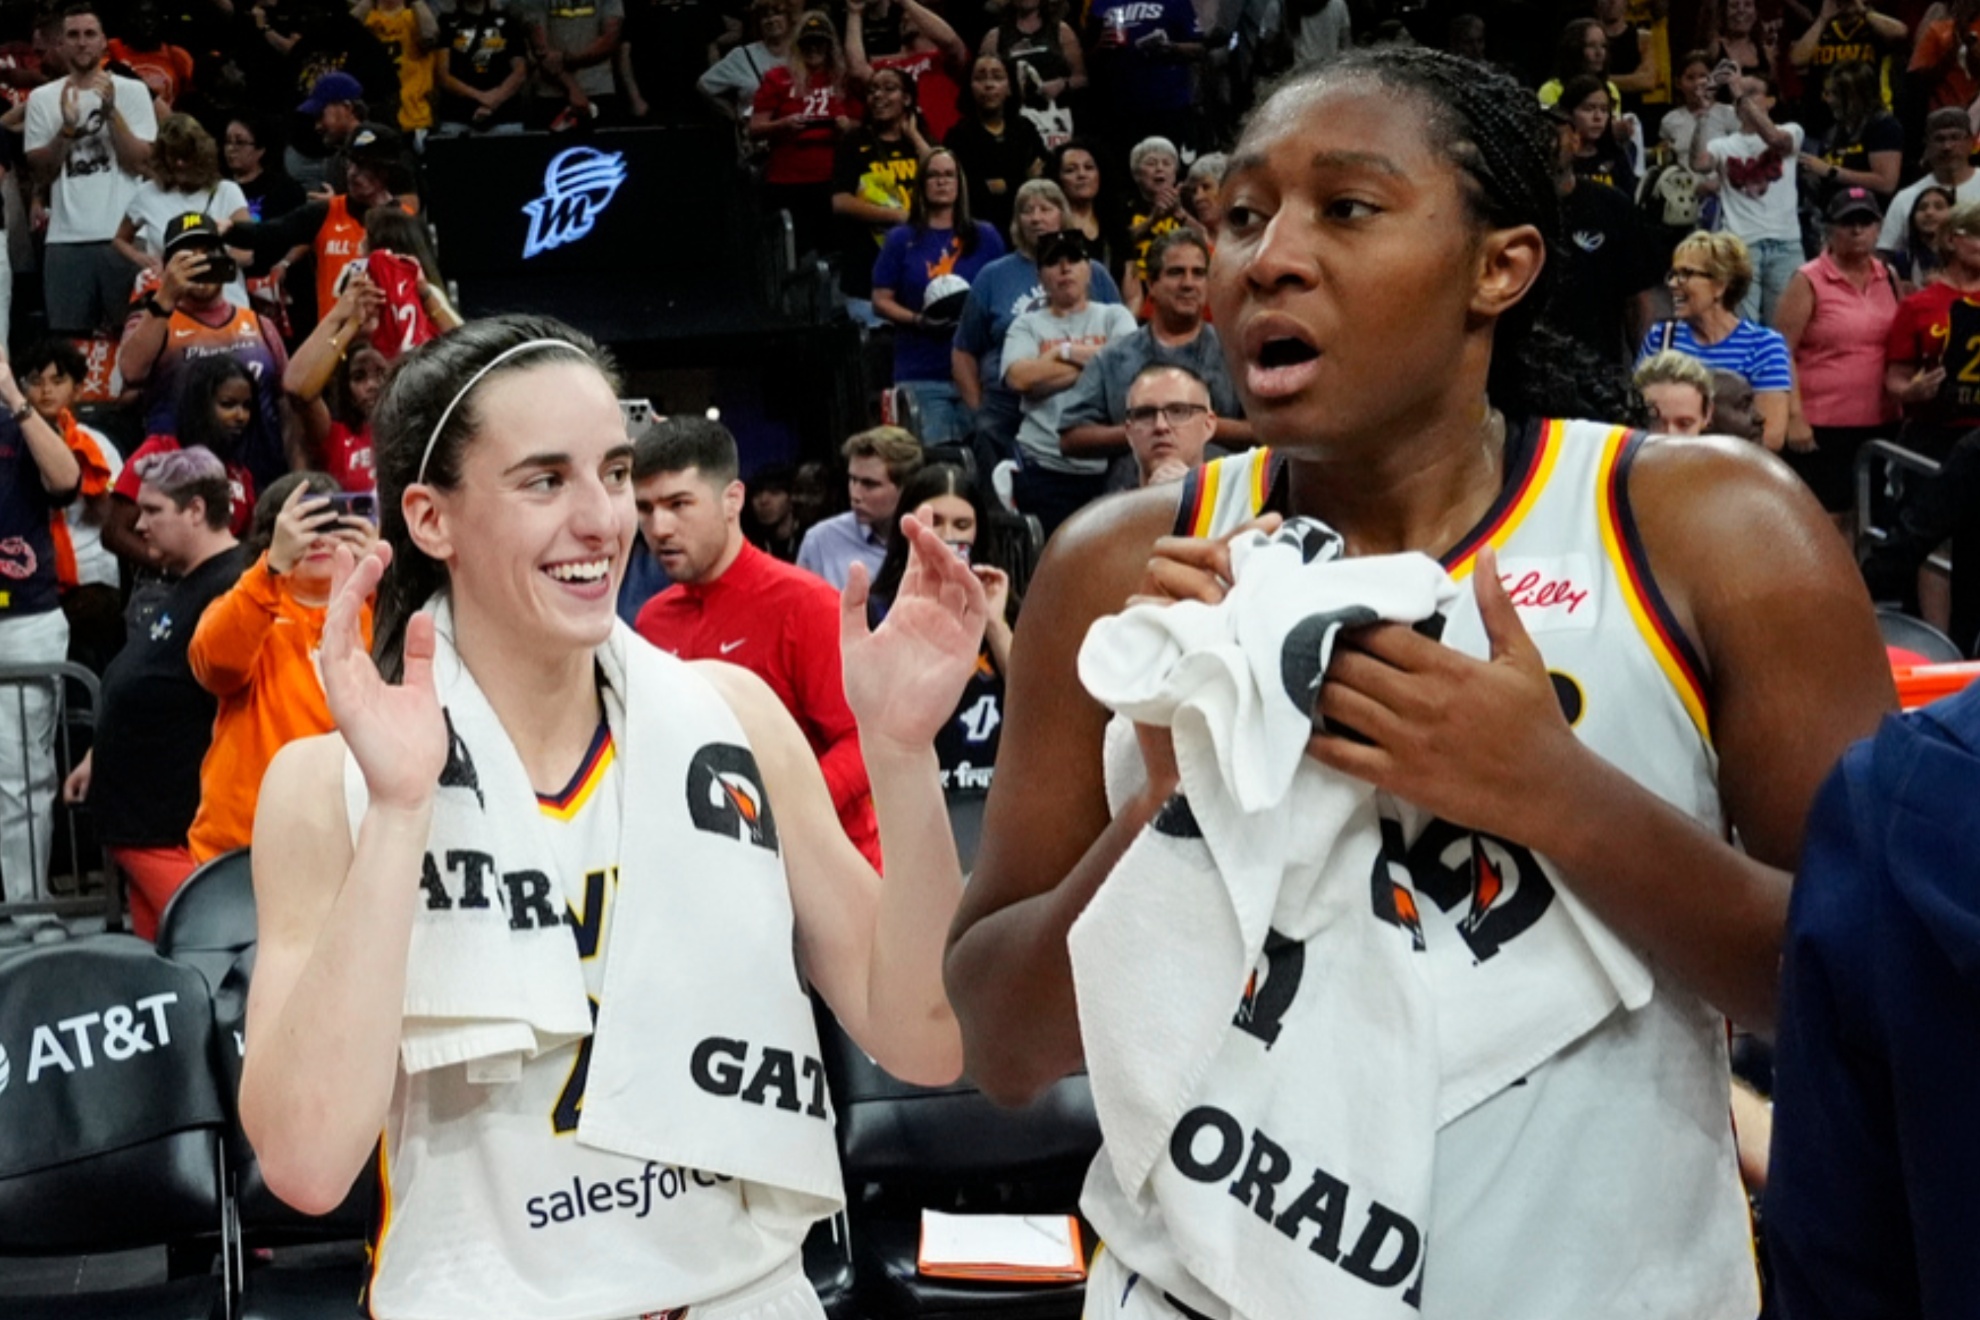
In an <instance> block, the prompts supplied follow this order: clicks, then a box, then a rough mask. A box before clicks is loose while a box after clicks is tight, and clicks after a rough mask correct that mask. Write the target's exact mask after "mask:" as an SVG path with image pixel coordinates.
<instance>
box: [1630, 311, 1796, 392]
mask: <svg viewBox="0 0 1980 1320" xmlns="http://www.w3.org/2000/svg"><path fill="white" fill-rule="evenodd" d="M1663 349H1670V350H1671V351H1673V352H1677V353H1682V354H1684V355H1685V356H1686V357H1694V358H1697V359H1698V360H1699V361H1700V362H1703V363H1704V364H1705V365H1706V366H1708V367H1710V368H1712V369H1713V370H1714V371H1730V372H1733V373H1734V374H1735V375H1740V376H1744V377H1745V378H1746V380H1747V382H1748V383H1749V384H1751V385H1752V386H1753V389H1754V392H1755V393H1764V392H1765V391H1767V390H1783V391H1785V390H1789V389H1792V388H1794V375H1793V372H1792V370H1791V369H1790V367H1789V365H1788V362H1789V359H1788V346H1787V340H1785V339H1783V338H1781V335H1780V332H1779V331H1777V330H1769V329H1768V328H1767V327H1766V326H1764V325H1761V324H1759V323H1758V322H1755V321H1748V320H1746V319H1745V318H1741V320H1740V322H1739V324H1738V325H1736V326H1734V327H1733V332H1732V333H1731V334H1729V335H1727V336H1726V337H1725V338H1724V339H1721V340H1720V341H1719V342H1718V343H1716V344H1701V343H1699V342H1698V340H1697V338H1696V337H1695V336H1693V334H1692V333H1691V326H1690V324H1689V323H1688V322H1685V321H1660V322H1658V323H1657V324H1656V325H1653V326H1651V327H1650V333H1649V334H1647V335H1645V336H1643V347H1642V348H1640V349H1638V350H1637V351H1636V360H1637V362H1638V363H1639V364H1640V363H1641V362H1642V361H1643V359H1645V358H1647V357H1649V356H1650V355H1651V354H1652V353H1656V352H1659V351H1661V350H1663Z"/></svg>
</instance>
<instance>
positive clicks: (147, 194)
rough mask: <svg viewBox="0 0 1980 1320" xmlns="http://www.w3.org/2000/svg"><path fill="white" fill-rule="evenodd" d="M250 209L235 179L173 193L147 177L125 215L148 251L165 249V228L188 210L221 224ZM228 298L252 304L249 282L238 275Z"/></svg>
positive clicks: (138, 239)
mask: <svg viewBox="0 0 1980 1320" xmlns="http://www.w3.org/2000/svg"><path fill="white" fill-rule="evenodd" d="M245 210H247V194H246V193H244V192H242V191H241V185H240V184H238V183H235V182H234V181H233V180H232V179H222V180H220V182H218V183H216V184H214V185H213V186H212V187H211V188H206V189H202V190H200V191H199V192H172V191H168V190H166V189H164V188H161V187H159V186H158V185H157V184H156V183H155V182H153V181H152V180H150V179H146V180H145V181H144V182H143V183H141V184H139V185H138V190H137V192H136V193H135V194H133V195H132V197H131V203H130V205H129V206H127V207H126V208H125V209H124V214H125V216H126V217H128V218H129V219H130V221H131V223H132V224H134V225H136V226H137V245H138V246H139V247H141V248H143V249H144V250H145V251H146V252H162V251H163V250H164V246H165V227H166V226H167V225H169V224H170V223H171V222H172V221H174V220H176V219H177V218H178V217H180V216H182V215H184V214H185V213H186V212H188V211H198V212H200V213H201V214H202V215H208V216H211V217H212V218H213V219H214V220H215V221H217V222H218V223H219V224H221V225H225V224H226V223H227V222H228V220H229V219H230V218H231V217H233V216H234V215H235V214H236V213H237V212H240V211H245ZM227 301H228V302H230V303H233V304H234V305H235V306H237V307H245V306H247V305H248V292H247V282H246V281H245V280H243V279H241V278H239V277H238V276H237V277H235V279H234V281H233V283H231V284H229V285H228V286H227Z"/></svg>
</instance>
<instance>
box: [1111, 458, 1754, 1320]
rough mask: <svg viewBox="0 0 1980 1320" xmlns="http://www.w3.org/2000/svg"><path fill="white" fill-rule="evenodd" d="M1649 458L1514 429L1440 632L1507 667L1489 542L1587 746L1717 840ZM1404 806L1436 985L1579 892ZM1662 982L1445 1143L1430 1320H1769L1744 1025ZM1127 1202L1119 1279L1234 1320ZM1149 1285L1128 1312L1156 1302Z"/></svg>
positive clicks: (1691, 666) (1716, 805)
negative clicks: (1124, 1276) (1757, 1319)
mask: <svg viewBox="0 0 1980 1320" xmlns="http://www.w3.org/2000/svg"><path fill="white" fill-rule="evenodd" d="M1646 441H1647V437H1645V436H1643V435H1641V434H1638V433H1634V432H1630V431H1627V430H1624V429H1622V428H1611V427H1606V426H1601V425H1597V424H1594V423H1589V422H1562V421H1549V422H1545V423H1537V424H1533V425H1530V426H1528V427H1525V428H1523V429H1522V430H1520V431H1519V432H1518V433H1516V434H1514V435H1511V436H1509V437H1508V440H1507V449H1506V481H1505V486H1504V489H1503V490H1502V492H1501V494H1500V497H1499V499H1498V500H1497V502H1496V503H1495V504H1494V505H1493V507H1492V508H1491V509H1490V510H1489V511H1488V512H1487V513H1486V515H1485V517H1484V518H1483V519H1482V520H1481V521H1480V523H1479V524H1478V526H1477V527H1476V528H1474V529H1473V530H1472V532H1471V533H1470V534H1468V535H1467V536H1466V537H1465V538H1464V540H1463V541H1462V542H1461V543H1460V544H1459V545H1458V547H1457V548H1456V549H1454V550H1453V551H1452V552H1451V553H1450V554H1449V555H1447V556H1445V559H1444V564H1445V567H1446V568H1447V569H1448V570H1449V571H1450V573H1451V575H1452V576H1453V577H1454V578H1456V579H1457V580H1458V582H1459V584H1460V586H1461V587H1462V588H1464V589H1463V590H1462V591H1461V594H1460V597H1459V601H1458V603H1457V605H1456V606H1455V607H1454V608H1453V609H1452V611H1451V614H1450V617H1449V619H1448V621H1447V623H1446V626H1445V630H1444V635H1443V639H1444V641H1445V642H1446V643H1448V644H1449V645H1451V646H1453V647H1455V648H1457V649H1458V650H1460V651H1463V652H1465V653H1467V654H1470V655H1474V656H1480V657H1482V656H1484V655H1486V654H1487V652H1488V647H1487V643H1486V639H1485V632H1484V627H1483V624H1482V623H1481V622H1480V619H1479V616H1478V610H1477V605H1476V602H1475V598H1474V596H1473V594H1472V591H1471V590H1470V588H1471V586H1472V585H1473V583H1472V580H1471V574H1472V571H1473V569H1474V567H1475V563H1476V560H1475V556H1476V554H1477V551H1478V550H1479V549H1480V548H1481V547H1482V546H1484V545H1487V544H1490V545H1492V546H1493V547H1494V548H1495V549H1496V550H1497V552H1498V555H1499V572H1500V575H1501V578H1502V580H1503V582H1504V584H1505V587H1506V590H1507V592H1508V594H1509V595H1510V596H1511V598H1512V601H1513V603H1514V605H1515V606H1516V607H1517V608H1518V610H1519V615H1520V620H1521V622H1522V623H1523V624H1524V625H1525V627H1526V629H1527V631H1528V632H1529V633H1530V634H1531V635H1532V638H1533V641H1534V643H1535V644H1536V645H1537V646H1538V647H1539V649H1540V652H1541V654H1542V655H1543V656H1544V657H1545V660H1546V663H1547V667H1548V670H1549V673H1550V676H1551V677H1552V680H1553V684H1554V690H1555V693H1556V694H1557V695H1558V697H1559V699H1560V702H1561V706H1562V709H1563V710H1564V711H1565V713H1566V714H1567V717H1568V719H1569V721H1570V723H1571V724H1572V725H1573V726H1574V729H1575V732H1576V733H1577V734H1578V735H1579V736H1580V738H1581V739H1582V741H1583V742H1584V743H1586V744H1587V745H1588V746H1589V747H1590V748H1592V749H1593V750H1594V751H1596V752H1597V753H1599V754H1600V755H1601V756H1602V757H1603V758H1604V759H1605V760H1608V761H1609V762H1611V763H1612V764H1614V765H1616V766H1617V767H1619V768H1620V769H1622V770H1623V771H1624V772H1625V773H1627V774H1628V775H1629V776H1630V777H1631V778H1633V779H1634V780H1636V781H1637V782H1638V783H1639V784H1641V785H1643V786H1644V787H1645V788H1647V789H1649V790H1650V791H1651V792H1652V793H1654V794H1656V795H1657V796H1658V797H1660V798H1662V799H1663V800H1664V801H1666V802H1668V803H1670V804H1671V805H1672V806H1674V807H1676V808H1677V809H1678V810H1679V811H1682V812H1683V813H1684V814H1686V815H1688V816H1690V817H1692V818H1693V819H1695V820H1697V821H1698V822H1699V823H1700V824H1701V825H1703V826H1704V827H1705V828H1707V829H1709V830H1711V831H1713V832H1714V833H1721V832H1723V830H1724V827H1725V825H1724V816H1723V812H1722V810H1721V806H1720V802H1719V795H1718V790H1717V768H1718V767H1717V758H1716V756H1715V754H1714V751H1713V747H1712V740H1711V724H1710V710H1709V702H1708V693H1707V688H1706V685H1705V682H1704V678H1705V675H1704V670H1703V667H1702V665H1701V664H1700V662H1699V658H1698V657H1697V655H1696V654H1694V652H1693V650H1692V648H1691V646H1690V644H1689V642H1688V641H1687V640H1686V639H1685V637H1684V635H1683V634H1682V633H1681V632H1680V631H1679V629H1678V627H1677V625H1676V624H1675V622H1674V621H1673V619H1672V617H1671V614H1670V611H1669V610H1668V608H1667V607H1666V606H1665V603H1664V601H1663V599H1662V597H1661V596H1660V595H1659V594H1658V591H1657V587H1656V583H1655V582H1654V581H1653V580H1652V579H1651V576H1650V574H1649V571H1648V567H1647V564H1646V560H1645V555H1644V552H1643V547H1642V544H1641V541H1640V539H1639V537H1638V535H1637V531H1636V525H1635V519H1634V517H1633V515H1632V513H1631V510H1630V505H1629V498H1628V486H1629V473H1630V468H1631V465H1632V464H1633V463H1634V462H1635V461H1636V459H1637V456H1638V455H1639V454H1640V453H1641V452H1642V449H1643V446H1644V444H1645V443H1646ZM1283 466H1284V465H1283V463H1282V461H1280V460H1279V459H1277V458H1276V457H1275V456H1274V455H1273V454H1272V453H1271V452H1270V451H1266V450H1254V451H1251V452H1250V453H1246V454H1241V455H1236V456H1233V457H1231V458H1227V459H1223V460H1220V461H1218V462H1216V463H1213V464H1210V465H1208V466H1206V467H1204V468H1203V469H1201V470H1200V471H1199V472H1198V473H1196V474H1193V475H1192V476H1191V478H1190V479H1189V481H1188V482H1187V483H1186V484H1185V486H1184V489H1183V493H1182V497H1181V505H1180V509H1179V512H1178V519H1177V530H1178V532H1180V533H1182V534H1185V535H1198V536H1216V535H1222V534H1224V533H1226V532H1229V531H1231V530H1233V529H1234V528H1236V527H1237V526H1239V525H1240V524H1242V523H1243V522H1245V521H1246V520H1247V519H1249V518H1251V517H1253V516H1255V515H1256V514H1258V513H1259V512H1261V511H1264V510H1266V509H1268V508H1277V509H1279V510H1280V511H1283V510H1284V505H1283V496H1284V490H1283V485H1284V482H1283ZM1396 807H1397V814H1398V817H1399V818H1398V819H1396V820H1395V821H1393V822H1392V824H1393V826H1394V830H1395V832H1394V834H1393V835H1392V836H1391V843H1390V848H1389V850H1388V851H1389V852H1390V856H1389V865H1390V869H1391V871H1392V873H1393V872H1396V871H1398V870H1401V871H1406V872H1407V874H1408V875H1409V877H1410V879H1411V881H1412V884H1413V887H1414V890H1415V893H1416V895H1417V898H1416V907H1417V909H1418V919H1419V920H1420V921H1421V923H1422V931H1423V934H1424V936H1425V941H1426V943H1427V945H1428V947H1429V948H1430V949H1431V950H1432V951H1433V953H1434V952H1436V951H1439V950H1442V951H1450V950H1453V949H1455V950H1456V952H1457V958H1456V961H1455V963H1453V962H1449V961H1447V962H1445V963H1444V964H1443V965H1442V969H1441V970H1440V971H1439V972H1438V973H1437V974H1438V975H1444V974H1454V975H1458V976H1462V975H1463V972H1464V968H1466V967H1468V966H1469V965H1471V962H1472V960H1473V959H1476V960H1479V961H1482V960H1483V958H1484V957H1488V956H1508V955H1513V953H1514V950H1516V947H1517V942H1518V939H1519V935H1520V932H1521V929H1522V922H1524V923H1525V924H1526V925H1529V926H1530V925H1531V924H1532V922H1533V921H1534V920H1537V916H1527V915H1525V914H1527V913H1536V912H1537V911H1538V910H1544V907H1545V905H1546V903H1547V902H1548V901H1550V898H1551V893H1552V887H1553V886H1554V885H1556V884H1559V883H1562V881H1561V879H1560V877H1559V876H1558V875H1556V874H1554V873H1553V872H1552V871H1551V868H1549V869H1546V870H1543V868H1542V866H1541V865H1540V862H1539V859H1537V858H1536V857H1535V856H1534V855H1533V854H1532V853H1531V852H1530V851H1528V850H1527V849H1525V848H1522V847H1520V846H1518V845H1517V844H1514V843H1510V842H1508V841H1505V840H1501V839H1496V838H1491V837H1489V836H1483V835H1474V834H1472V833H1471V832H1469V831H1466V830H1462V829H1459V828H1458V827H1456V826H1454V825H1451V824H1448V823H1446V822H1443V821H1439V820H1435V819H1432V818H1430V817H1429V816H1428V815H1427V814H1426V813H1424V812H1421V811H1418V810H1416V809H1414V808H1411V807H1410V806H1408V804H1405V803H1399V804H1396ZM1561 809H1567V808H1566V804H1563V805H1562V807H1561ZM1386 832H1387V831H1385V833H1386ZM1672 882H1673V883H1674V884H1684V883H1690V880H1689V878H1688V877H1683V876H1673V877H1672ZM1480 941H1483V944H1481V943H1480ZM1485 949H1492V950H1495V951H1496V953H1486V952H1484V951H1483V950H1485ZM1467 950H1468V951H1469V956H1466V955H1467ZM1453 967H1455V969H1456V970H1455V971H1454V972H1452V971H1450V969H1451V968H1453ZM1270 974H1271V973H1270V969H1269V968H1267V969H1266V976H1267V978H1268V979H1269V977H1270ZM1656 978H1657V979H1656V989H1655V994H1654V996H1653V997H1652V999H1651V1001H1650V1002H1649V1003H1648V1004H1647V1005H1645V1006H1644V1007H1643V1008H1641V1009H1639V1010H1637V1011H1634V1012H1630V1011H1626V1010H1621V1009H1618V1010H1617V1011H1616V1012H1615V1013H1613V1014H1612V1015H1611V1016H1610V1017H1609V1018H1608V1019H1607V1020H1606V1021H1604V1022H1603V1024H1602V1025H1601V1026H1599V1027H1597V1028H1596V1029H1595V1030H1594V1031H1592V1032H1590V1033H1589V1034H1588V1035H1587V1036H1584V1037H1583V1038H1582V1039H1581V1040H1579V1041H1577V1042H1575V1043H1574V1044H1573V1045H1571V1046H1569V1047H1568V1048H1567V1049H1566V1050H1564V1051H1562V1052H1561V1053H1559V1054H1557V1055H1555V1056H1554V1057H1553V1058H1552V1059H1550V1060H1549V1061H1548V1062H1547V1063H1546V1064H1544V1065H1542V1066H1541V1067H1540V1068H1538V1069H1535V1070H1534V1071H1533V1072H1532V1073H1530V1074H1528V1075H1527V1076H1526V1077H1525V1078H1523V1079H1522V1080H1521V1081H1520V1082H1518V1083H1517V1084H1515V1085H1513V1086H1511V1087H1509V1088H1507V1089H1505V1090H1503V1091H1501V1092H1500V1093H1499V1094H1498V1095H1496V1096H1494V1097H1492V1098H1490V1099H1488V1100H1486V1101H1484V1102H1483V1103H1481V1104H1479V1105H1478V1106H1476V1107H1475V1108H1473V1109H1471V1110H1470V1111H1468V1112H1466V1113H1464V1114H1462V1115H1461V1116H1460V1117H1458V1118H1456V1119H1455V1120H1453V1121H1452V1122H1450V1123H1449V1124H1447V1125H1446V1126H1445V1127H1444V1128H1443V1129H1442V1130H1441V1131H1439V1133H1438V1135H1437V1145H1436V1173H1435V1180H1434V1184H1433V1188H1434V1191H1433V1200H1432V1215H1431V1222H1430V1225H1429V1230H1428V1232H1427V1233H1426V1234H1425V1242H1424V1265H1423V1271H1422V1274H1421V1276H1420V1286H1421V1298H1422V1301H1421V1313H1422V1315H1423V1316H1424V1317H1425V1320H1459V1318H1461V1317H1462V1318H1465V1320H1469V1318H1472V1317H1478V1316H1508V1317H1510V1316H1518V1317H1520V1320H1555V1318H1558V1320H1569V1318H1570V1317H1574V1318H1577V1320H1582V1318H1585V1317H1588V1316H1596V1315H1600V1316H1643V1317H1655V1318H1659V1320H1666V1318H1668V1320H1675V1318H1676V1317H1685V1320H1732V1318H1733V1317H1741V1318H1742V1320H1750V1318H1751V1317H1752V1316H1753V1315H1754V1314H1755V1313H1756V1311H1757V1310H1758V1306H1759V1297H1758V1289H1757V1280H1756V1275H1755V1269H1754V1262H1753V1256H1752V1248H1751V1232H1750V1227H1749V1223H1748V1218H1747V1210H1746V1201H1745V1197H1744V1194H1743V1192H1742V1190H1741V1187H1740V1183H1739V1177H1738V1172H1737V1167H1736V1163H1735V1156H1734V1149H1733V1142H1732V1133H1731V1128H1730V1124H1729V1122H1728V1119H1727V1105H1728V1100H1727V1086H1728V1081H1727V1064H1726V1028H1725V1022H1724V1019H1723V1018H1722V1017H1721V1016H1720V1015H1719V1014H1718V1013H1716V1012H1715V1011H1713V1010H1712V1008H1711V1007H1710V1006H1709V1005H1707V1004H1706V1003H1705V1002H1704V1001H1702V1000H1701V999H1699V998H1698V997H1697V996H1696V995H1694V994H1692V993H1691V992H1690V991H1689V990H1687V989H1685V988H1684V987H1683V986H1681V985H1679V984H1677V983H1676V982H1675V981H1674V980H1673V979H1671V978H1670V977H1669V976H1667V975H1665V974H1663V973H1661V972H1657V973H1656ZM1127 1205H1128V1203H1127V1202H1126V1201H1125V1200H1124V1198H1123V1197H1122V1195H1121V1192H1120V1190H1119V1189H1118V1188H1117V1187H1116V1186H1115V1185H1114V1183H1113V1181H1112V1177H1111V1174H1110V1172H1109V1170H1108V1165H1107V1161H1105V1160H1104V1159H1103V1160H1100V1161H1096V1163H1095V1165H1094V1170H1093V1173H1092V1174H1091V1175H1090V1176H1089V1179H1088V1183H1087V1199H1086V1209H1087V1211H1088V1213H1089V1215H1090V1216H1091V1217H1092V1219H1093V1220H1094V1223H1095V1225H1096V1226H1097V1227H1098V1228H1099V1229H1100V1231H1101V1233H1102V1234H1103V1235H1104V1236H1105V1237H1106V1238H1107V1242H1108V1246H1109V1247H1110V1248H1111V1249H1112V1250H1113V1251H1114V1252H1115V1253H1116V1255H1117V1257H1118V1259H1119V1262H1120V1263H1121V1265H1123V1266H1124V1267H1126V1268H1127V1269H1129V1270H1133V1271H1137V1272H1139V1273H1141V1274H1142V1275H1144V1276H1145V1278H1146V1279H1148V1280H1150V1281H1153V1282H1156V1283H1159V1284H1160V1285H1161V1288H1160V1290H1161V1291H1166V1292H1168V1293H1171V1294H1173V1295H1174V1296H1175V1297H1176V1298H1177V1299H1179V1300H1181V1301H1182V1302H1183V1303H1185V1304H1187V1305H1188V1306H1190V1307H1191V1308H1193V1309H1195V1310H1197V1311H1201V1312H1203V1313H1205V1314H1207V1315H1209V1316H1211V1317H1212V1320H1224V1317H1226V1316H1228V1315H1229V1312H1228V1309H1227V1308H1223V1307H1221V1306H1220V1305H1219V1304H1218V1302H1217V1299H1216V1298H1214V1297H1212V1296H1209V1295H1207V1293H1206V1292H1205V1290H1203V1289H1202V1288H1200V1287H1198V1286H1195V1285H1194V1281H1193V1280H1192V1279H1190V1278H1189V1277H1188V1276H1187V1274H1186V1273H1185V1272H1184V1271H1183V1270H1182V1268H1181V1266H1180V1265H1179V1263H1178V1262H1177V1261H1176V1260H1175V1259H1174V1258H1173V1256H1172V1255H1171V1254H1170V1253H1169V1252H1168V1251H1167V1250H1166V1244H1165V1241H1164V1238H1163V1234H1162V1233H1161V1232H1160V1226H1159V1224H1157V1225H1153V1226H1150V1225H1147V1224H1145V1223H1135V1222H1134V1218H1133V1216H1132V1215H1130V1214H1128V1213H1126V1212H1125V1211H1126V1207H1127ZM1349 1228H1350V1232H1351V1231H1352V1228H1353V1226H1352V1225H1350V1226H1349ZM1412 1291H1414V1289H1412ZM1149 1292H1150V1290H1147V1289H1138V1290H1136V1293H1135V1294H1130V1298H1132V1297H1133V1296H1135V1295H1137V1294H1139V1295H1144V1297H1143V1301H1144V1304H1145V1295H1146V1294H1148V1293H1149ZM1118 1297H1119V1294H1118V1293H1117V1295H1116V1300H1118ZM1100 1303H1101V1299H1099V1298H1096V1297H1091V1296H1090V1297H1089V1300H1088V1309H1087V1314H1088V1315H1089V1316H1101V1315H1115V1314H1119V1312H1120V1308H1118V1307H1112V1306H1109V1307H1105V1308H1103V1307H1102V1306H1101V1304H1100ZM1130 1310H1133V1311H1134V1313H1136V1314H1147V1312H1146V1311H1140V1310H1134V1308H1132V1307H1131V1308H1130Z"/></svg>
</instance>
